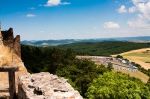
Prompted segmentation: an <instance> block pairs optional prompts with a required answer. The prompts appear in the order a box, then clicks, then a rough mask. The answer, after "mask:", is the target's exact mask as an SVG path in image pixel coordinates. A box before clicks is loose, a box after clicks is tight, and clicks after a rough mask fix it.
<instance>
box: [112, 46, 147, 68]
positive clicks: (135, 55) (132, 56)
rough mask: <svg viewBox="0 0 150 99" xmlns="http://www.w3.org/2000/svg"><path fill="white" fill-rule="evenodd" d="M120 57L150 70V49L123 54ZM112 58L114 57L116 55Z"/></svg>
mask: <svg viewBox="0 0 150 99" xmlns="http://www.w3.org/2000/svg"><path fill="white" fill-rule="evenodd" d="M119 55H121V56H123V57H124V58H127V59H128V60H130V61H131V62H135V63H138V64H140V65H141V66H142V67H143V68H145V69H150V48H143V49H138V50H132V51H129V52H125V53H121V54H119ZM112 56H113V57H114V56H116V55H112Z"/></svg>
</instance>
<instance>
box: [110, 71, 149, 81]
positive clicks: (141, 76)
mask: <svg viewBox="0 0 150 99" xmlns="http://www.w3.org/2000/svg"><path fill="white" fill-rule="evenodd" d="M113 72H121V73H124V74H129V75H130V76H131V77H136V78H139V79H141V81H142V82H144V83H147V81H148V79H149V77H148V76H147V75H146V74H144V73H142V72H140V71H136V72H131V71H129V70H117V69H114V70H113Z"/></svg>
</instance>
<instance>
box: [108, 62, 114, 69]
mask: <svg viewBox="0 0 150 99" xmlns="http://www.w3.org/2000/svg"><path fill="white" fill-rule="evenodd" d="M107 68H108V70H110V71H111V70H112V69H113V64H112V63H110V62H109V63H108V66H107Z"/></svg>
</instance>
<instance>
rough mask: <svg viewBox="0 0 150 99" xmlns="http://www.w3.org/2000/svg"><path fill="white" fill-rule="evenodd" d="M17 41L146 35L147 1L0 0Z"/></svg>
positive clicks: (149, 28)
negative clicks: (19, 38)
mask: <svg viewBox="0 0 150 99" xmlns="http://www.w3.org/2000/svg"><path fill="white" fill-rule="evenodd" d="M0 8H1V10H0V20H1V22H2V30H8V29H9V28H10V27H12V28H13V29H14V34H15V35H21V40H48V39H88V38H109V37H133V36H134V37H135V36H150V0H0Z"/></svg>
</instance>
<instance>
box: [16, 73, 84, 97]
mask: <svg viewBox="0 0 150 99" xmlns="http://www.w3.org/2000/svg"><path fill="white" fill-rule="evenodd" d="M18 99H83V98H82V96H81V95H80V94H79V92H78V91H76V90H74V89H73V88H72V86H71V85H70V84H69V83H68V82H67V79H64V78H63V77H58V76H57V75H53V74H50V73H48V72H41V73H36V74H29V75H23V76H19V78H18Z"/></svg>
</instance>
